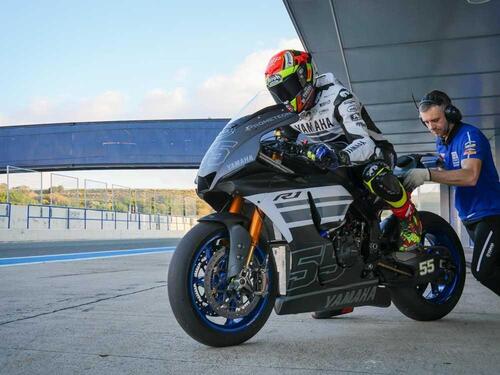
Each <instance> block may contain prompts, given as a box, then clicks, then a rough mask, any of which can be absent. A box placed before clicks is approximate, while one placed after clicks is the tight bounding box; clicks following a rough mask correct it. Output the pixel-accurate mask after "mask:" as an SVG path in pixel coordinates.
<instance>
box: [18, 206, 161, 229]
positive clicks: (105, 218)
mask: <svg viewBox="0 0 500 375" xmlns="http://www.w3.org/2000/svg"><path fill="white" fill-rule="evenodd" d="M9 212H10V210H9ZM60 212H65V214H64V215H61V214H60ZM72 212H78V213H82V212H83V218H82V217H79V216H80V215H78V216H73V217H72V215H71V213H72ZM95 214H97V215H95ZM119 216H121V217H122V218H119ZM123 216H125V218H123ZM144 217H145V218H146V220H144ZM32 219H47V220H48V229H51V227H52V223H53V222H54V221H60V220H64V221H65V222H66V229H70V223H71V221H82V220H83V227H84V229H87V223H88V222H96V221H97V222H100V224H101V225H100V226H101V229H104V223H107V222H113V223H114V228H115V229H116V228H117V224H118V223H127V229H130V226H131V225H132V224H134V223H137V229H141V228H145V227H144V225H147V226H149V229H153V227H154V228H155V229H160V224H161V223H164V221H163V220H162V217H161V216H160V215H151V214H133V213H129V212H120V211H110V210H99V209H94V208H75V207H66V206H53V205H42V204H29V205H28V206H27V211H26V228H27V229H29V228H30V221H31V220H32ZM9 225H10V220H9Z"/></svg>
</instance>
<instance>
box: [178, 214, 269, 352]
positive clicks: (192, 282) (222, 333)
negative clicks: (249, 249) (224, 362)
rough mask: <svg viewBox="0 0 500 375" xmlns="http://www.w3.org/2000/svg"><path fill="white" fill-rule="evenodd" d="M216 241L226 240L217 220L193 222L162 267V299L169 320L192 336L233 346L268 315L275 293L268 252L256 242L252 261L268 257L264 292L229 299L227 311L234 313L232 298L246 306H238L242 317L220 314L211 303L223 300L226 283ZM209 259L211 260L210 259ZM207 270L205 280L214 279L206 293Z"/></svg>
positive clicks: (216, 344)
mask: <svg viewBox="0 0 500 375" xmlns="http://www.w3.org/2000/svg"><path fill="white" fill-rule="evenodd" d="M221 241H226V242H227V243H229V236H228V232H227V229H226V227H225V226H224V225H223V224H219V223H207V222H201V223H199V224H197V225H196V226H195V227H193V228H192V229H191V230H190V231H189V232H188V233H187V234H186V235H185V236H184V238H183V239H182V240H181V242H180V243H179V245H178V246H177V248H176V250H175V253H174V255H173V257H172V260H171V262H170V266H169V270H168V297H169V301H170V306H171V307H172V311H173V313H174V316H175V318H176V319H177V321H178V323H179V324H180V326H181V327H182V328H183V329H184V331H185V332H186V333H187V334H188V335H189V336H191V337H192V338H193V339H195V340H197V341H199V342H200V343H202V344H205V345H208V346H214V347H223V346H232V345H238V344H241V343H243V342H245V341H247V340H248V339H250V338H251V337H253V336H254V335H255V334H257V332H258V331H259V330H260V329H261V328H262V326H263V325H264V324H265V322H266V321H267V319H268V318H269V315H270V314H271V311H272V309H273V307H274V302H275V300H276V295H277V293H278V289H277V287H278V283H277V270H276V264H275V261H274V257H273V254H272V251H270V250H269V249H265V246H264V245H259V246H258V247H257V248H256V249H255V252H254V263H255V264H260V265H261V266H263V264H264V262H265V259H266V257H267V259H268V261H267V269H268V271H267V280H268V283H267V294H265V295H263V296H253V297H252V296H251V295H250V296H244V297H242V296H239V297H237V296H236V297H234V298H233V300H234V302H229V303H228V304H227V306H229V307H227V312H228V315H229V314H231V313H236V310H237V307H236V306H235V305H236V304H237V303H239V302H238V301H240V302H241V301H243V302H242V303H244V304H246V306H249V307H248V308H247V310H245V308H244V307H243V308H242V310H244V311H245V315H244V316H238V317H237V318H234V317H231V316H230V315H229V316H230V317H223V316H220V315H219V312H218V311H217V310H218V307H217V308H214V307H213V304H214V303H217V301H223V300H225V299H226V296H227V295H226V292H225V291H224V288H227V286H228V282H227V280H225V272H224V267H225V266H226V267H227V253H225V254H223V253H221V252H220V251H221V250H220V249H218V245H217V244H218V243H220V242H221ZM264 249H265V250H264ZM215 254H217V255H215ZM212 257H214V258H213V259H214V261H213V262H212V263H210V260H211V259H212ZM214 262H215V263H216V264H214ZM209 264H211V266H209ZM210 270H211V271H210ZM208 274H210V275H211V276H210V277H207V278H208V279H210V283H212V282H213V283H216V284H214V285H216V287H215V288H214V289H212V291H211V292H212V294H213V296H207V295H206V294H205V287H206V285H207V284H205V280H204V279H205V275H208ZM219 292H220V293H219ZM214 293H215V294H214ZM253 298H257V300H253ZM211 304H212V305H211ZM238 308H239V307H238ZM231 309H233V310H234V312H231ZM219 311H221V310H219ZM240 311H241V310H240Z"/></svg>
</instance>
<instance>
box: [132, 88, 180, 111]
mask: <svg viewBox="0 0 500 375" xmlns="http://www.w3.org/2000/svg"><path fill="white" fill-rule="evenodd" d="M138 112H139V115H140V118H142V119H160V118H175V117H177V116H181V117H182V116H183V115H184V114H185V113H187V101H186V90H185V89H184V88H182V87H176V88H175V89H173V90H171V91H165V90H162V89H154V90H151V91H150V92H148V93H147V94H146V96H145V97H144V99H143V101H142V103H141V104H140V106H139V109H138Z"/></svg>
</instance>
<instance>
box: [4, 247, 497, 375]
mask: <svg viewBox="0 0 500 375" xmlns="http://www.w3.org/2000/svg"><path fill="white" fill-rule="evenodd" d="M47 245H48V244H45V245H43V246H42V247H41V248H40V249H42V248H43V249H48V248H49V247H47ZM60 245H61V246H62V244H60ZM66 245H67V244H66ZM137 245H138V244H137V243H135V244H134V246H133V248H136V247H137ZM89 246H90V245H89ZM144 246H145V245H144ZM147 247H152V245H151V243H148V244H147ZM119 248H122V247H121V246H120V247H119ZM108 249H110V250H111V248H108ZM115 249H116V248H115ZM59 250H60V249H58V251H59ZM92 250H97V249H96V248H95V247H94V248H92ZM101 250H102V249H101ZM44 251H45V250H44ZM63 251H64V252H67V250H66V249H64V250H63ZM30 255H33V254H30ZM0 256H1V257H3V256H4V255H3V254H2V253H1V252H0ZM15 256H20V255H19V253H17V254H16V255H15ZM171 256H172V254H171V253H161V254H147V255H136V256H130V257H118V258H104V259H95V260H85V261H76V262H59V263H45V264H31V265H19V266H10V267H3V268H0V301H1V303H0V374H9V375H10V374H12V375H15V374H106V375H108V374H192V373H204V374H235V373H238V374H240V373H245V374H246V373H257V372H258V373H260V374H401V373H408V374H471V373H474V374H498V373H500V360H499V358H500V341H499V338H500V299H499V298H498V297H497V296H495V295H494V294H493V293H492V292H490V291H489V290H487V289H486V288H484V287H482V286H481V285H480V284H479V283H477V282H476V281H475V280H474V278H473V277H472V276H471V275H470V273H468V274H467V281H466V287H465V290H464V293H463V296H462V299H461V300H460V302H459V304H458V305H457V307H456V308H455V310H454V311H453V312H452V313H450V314H449V315H448V316H447V317H445V318H444V319H442V320H440V321H436V322H416V321H413V320H411V319H408V318H406V317H405V316H404V315H402V314H401V313H400V312H399V311H398V310H397V309H396V308H395V307H394V306H391V307H390V308H387V309H380V308H374V307H362V308H356V309H355V311H354V313H352V314H349V315H345V316H342V317H339V318H333V319H329V320H322V321H318V320H313V319H311V318H310V317H309V314H297V315H288V316H277V315H275V314H274V313H273V314H272V315H271V317H270V319H269V321H268V322H267V324H266V325H265V326H264V328H263V329H262V330H261V331H260V332H259V333H258V334H257V335H256V336H255V337H254V338H253V339H251V340H250V341H248V342H247V343H246V344H243V345H240V346H238V347H232V348H222V349H215V348H209V347H206V346H203V345H201V344H199V343H197V342H196V341H194V340H192V339H191V338H190V337H188V336H187V335H186V334H185V333H184V331H182V329H181V328H180V327H179V325H178V324H177V322H176V320H175V318H174V317H173V314H172V311H171V309H170V306H169V303H168V296H167V288H166V275H167V269H168V264H169V262H170V259H171Z"/></svg>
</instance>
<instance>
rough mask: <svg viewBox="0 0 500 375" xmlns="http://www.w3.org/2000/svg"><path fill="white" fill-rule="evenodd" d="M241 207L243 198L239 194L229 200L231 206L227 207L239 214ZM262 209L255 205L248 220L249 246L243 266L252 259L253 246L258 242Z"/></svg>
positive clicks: (261, 222) (248, 263) (231, 211)
mask: <svg viewBox="0 0 500 375" xmlns="http://www.w3.org/2000/svg"><path fill="white" fill-rule="evenodd" d="M242 207H243V198H242V197H241V196H239V195H236V196H235V197H234V198H233V201H232V202H231V206H230V207H229V212H230V213H232V214H240V213H241V209H242ZM262 224H263V220H262V211H261V210H260V209H259V208H258V207H255V209H254V211H253V214H252V219H251V220H250V227H249V230H248V232H249V234H250V248H249V250H248V254H247V257H246V259H245V266H244V268H248V267H249V266H250V262H251V261H252V257H253V253H254V251H255V247H256V246H257V245H258V243H259V238H260V232H261V231H262Z"/></svg>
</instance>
